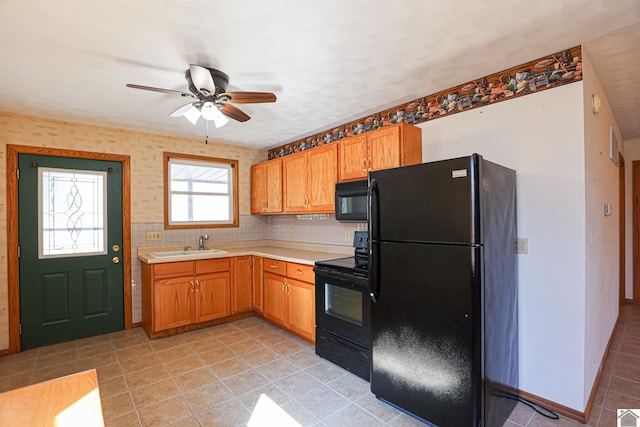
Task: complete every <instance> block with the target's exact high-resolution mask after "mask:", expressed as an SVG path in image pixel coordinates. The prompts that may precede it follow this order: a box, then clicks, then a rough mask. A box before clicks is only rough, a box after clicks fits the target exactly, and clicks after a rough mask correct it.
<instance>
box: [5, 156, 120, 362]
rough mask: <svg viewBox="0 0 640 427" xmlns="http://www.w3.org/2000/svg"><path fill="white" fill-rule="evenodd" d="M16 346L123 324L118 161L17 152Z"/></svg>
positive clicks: (66, 338)
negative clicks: (18, 330) (18, 335)
mask: <svg viewBox="0 0 640 427" xmlns="http://www.w3.org/2000/svg"><path fill="white" fill-rule="evenodd" d="M18 167H19V169H20V170H19V180H18V210H19V218H18V221H19V230H18V234H19V245H20V322H21V326H22V335H21V340H22V349H23V350H26V349H30V348H34V347H39V346H43V345H49V344H54V343H58V342H63V341H69V340H74V339H77V338H84V337H88V336H93V335H99V334H104V333H107V332H113V331H118V330H121V329H123V328H124V313H123V289H124V286H123V285H124V284H123V280H124V279H123V268H122V263H121V262H120V259H121V258H122V164H121V163H119V162H110V161H101V160H86V159H75V158H64V157H49V156H38V155H30V154H20V155H19V157H18Z"/></svg>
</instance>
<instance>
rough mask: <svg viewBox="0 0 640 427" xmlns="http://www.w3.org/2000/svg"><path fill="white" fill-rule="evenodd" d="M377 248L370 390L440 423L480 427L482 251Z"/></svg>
mask: <svg viewBox="0 0 640 427" xmlns="http://www.w3.org/2000/svg"><path fill="white" fill-rule="evenodd" d="M378 251H379V259H380V262H379V264H378V266H376V267H375V268H376V270H377V274H376V275H375V276H376V280H377V281H379V283H378V285H377V286H376V288H377V290H378V293H377V302H376V303H373V304H371V333H372V335H371V341H372V346H371V356H372V367H371V391H372V392H373V393H374V394H375V395H376V396H377V397H379V398H382V399H384V400H386V401H388V402H390V403H392V404H394V405H397V406H399V407H401V408H403V409H405V410H407V411H409V412H411V413H413V414H414V415H417V416H418V417H420V418H422V419H424V420H426V421H428V422H430V423H433V424H435V425H437V426H442V427H444V426H477V425H479V424H478V423H479V420H480V419H481V405H480V400H481V399H480V394H481V387H480V385H481V382H480V379H481V359H480V324H481V319H480V311H479V302H480V277H479V271H478V266H479V265H481V264H480V262H481V261H480V257H481V251H482V249H481V248H480V247H472V246H464V245H437V244H416V243H388V242H382V243H379V244H377V245H376V247H375V249H374V252H378ZM375 255H377V254H375Z"/></svg>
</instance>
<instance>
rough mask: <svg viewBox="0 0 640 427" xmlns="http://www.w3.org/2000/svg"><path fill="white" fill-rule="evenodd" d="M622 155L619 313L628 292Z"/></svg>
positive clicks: (619, 185)
mask: <svg viewBox="0 0 640 427" xmlns="http://www.w3.org/2000/svg"><path fill="white" fill-rule="evenodd" d="M619 155H620V163H619V164H618V165H619V166H618V198H619V201H618V204H619V205H620V208H619V209H620V212H619V214H618V223H619V232H618V234H619V235H620V242H619V250H618V253H619V257H620V263H619V264H620V279H619V280H620V284H619V288H618V293H619V295H618V314H619V313H620V310H621V309H622V306H623V305H624V300H625V292H626V281H627V280H626V277H627V272H626V269H627V268H626V263H627V260H626V235H625V231H626V226H625V221H626V214H627V213H626V207H625V206H626V201H625V187H626V186H625V164H624V156H623V155H622V153H619Z"/></svg>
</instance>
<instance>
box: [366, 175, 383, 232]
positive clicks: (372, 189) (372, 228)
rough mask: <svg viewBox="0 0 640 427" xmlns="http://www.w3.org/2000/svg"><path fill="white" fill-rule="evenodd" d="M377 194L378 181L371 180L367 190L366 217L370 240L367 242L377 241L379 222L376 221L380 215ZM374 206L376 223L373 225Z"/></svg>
mask: <svg viewBox="0 0 640 427" xmlns="http://www.w3.org/2000/svg"><path fill="white" fill-rule="evenodd" d="M378 193H379V188H378V181H376V179H375V178H371V181H370V182H369V188H368V189H367V203H368V205H369V206H368V208H369V212H368V213H369V215H367V217H368V218H369V224H368V225H369V233H370V236H371V237H370V238H369V241H372V240H378V231H379V230H378V224H379V223H380V221H378V220H377V219H378V215H379V214H380V197H378ZM374 195H375V199H376V200H375V204H374V202H373V198H374ZM374 206H375V214H376V221H375V224H374V221H373V213H374Z"/></svg>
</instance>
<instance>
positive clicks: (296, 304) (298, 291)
mask: <svg viewBox="0 0 640 427" xmlns="http://www.w3.org/2000/svg"><path fill="white" fill-rule="evenodd" d="M287 283H288V286H286V294H287V309H288V312H289V313H288V314H289V317H288V325H287V326H288V327H289V329H291V330H292V331H294V332H296V333H298V334H300V335H301V336H303V337H305V338H308V339H310V340H312V341H314V340H315V338H316V307H315V295H314V287H313V285H311V284H309V283H304V282H301V281H299V280H292V279H287Z"/></svg>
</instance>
